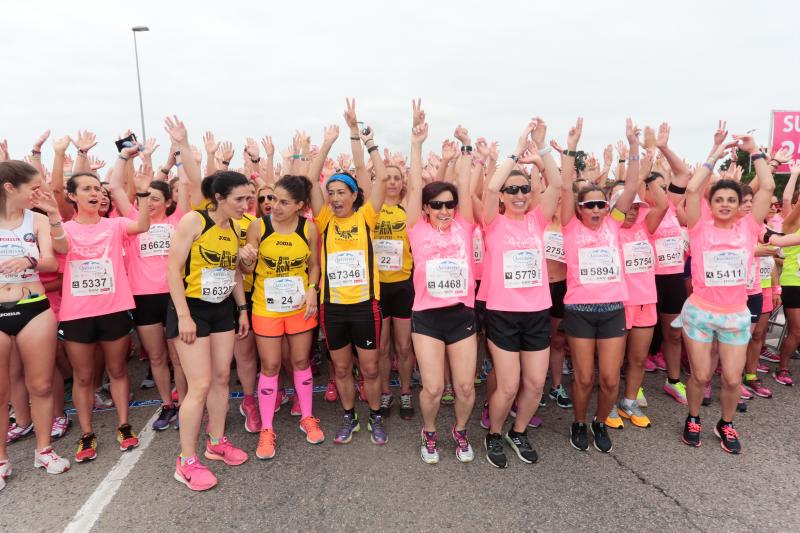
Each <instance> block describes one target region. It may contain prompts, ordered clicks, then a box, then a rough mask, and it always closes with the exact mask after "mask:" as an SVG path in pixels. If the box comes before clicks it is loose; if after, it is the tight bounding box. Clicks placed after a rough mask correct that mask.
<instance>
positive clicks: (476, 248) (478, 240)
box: [472, 227, 483, 263]
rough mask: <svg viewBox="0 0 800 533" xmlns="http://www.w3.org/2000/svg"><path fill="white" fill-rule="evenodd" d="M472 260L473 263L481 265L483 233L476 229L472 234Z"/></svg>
mask: <svg viewBox="0 0 800 533" xmlns="http://www.w3.org/2000/svg"><path fill="white" fill-rule="evenodd" d="M472 260H473V261H474V262H475V263H483V232H481V230H480V229H479V228H478V227H476V228H475V233H473V234H472Z"/></svg>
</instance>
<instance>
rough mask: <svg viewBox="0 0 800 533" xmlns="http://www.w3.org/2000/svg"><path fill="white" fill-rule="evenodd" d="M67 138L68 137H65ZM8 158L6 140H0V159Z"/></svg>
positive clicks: (6, 159) (5, 159)
mask: <svg viewBox="0 0 800 533" xmlns="http://www.w3.org/2000/svg"><path fill="white" fill-rule="evenodd" d="M67 139H69V137H67ZM9 159H10V158H9V156H8V140H7V139H3V140H2V142H0V161H8V160H9Z"/></svg>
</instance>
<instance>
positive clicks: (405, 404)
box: [400, 394, 414, 420]
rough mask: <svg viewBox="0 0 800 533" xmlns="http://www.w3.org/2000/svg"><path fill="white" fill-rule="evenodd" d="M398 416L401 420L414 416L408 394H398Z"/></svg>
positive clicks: (412, 405)
mask: <svg viewBox="0 0 800 533" xmlns="http://www.w3.org/2000/svg"><path fill="white" fill-rule="evenodd" d="M400 418H402V419H403V420H411V419H412V418H414V404H413V403H411V395H410V394H401V395H400Z"/></svg>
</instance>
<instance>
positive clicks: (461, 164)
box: [454, 153, 475, 224]
mask: <svg viewBox="0 0 800 533" xmlns="http://www.w3.org/2000/svg"><path fill="white" fill-rule="evenodd" d="M454 170H455V175H456V188H457V189H458V212H459V214H460V215H461V217H462V218H463V219H464V220H466V221H467V222H469V223H470V224H474V223H475V212H474V211H473V209H472V195H471V194H470V190H469V177H470V170H472V155H471V154H467V153H464V154H461V156H460V157H459V158H458V159H457V160H456V166H455V169H454Z"/></svg>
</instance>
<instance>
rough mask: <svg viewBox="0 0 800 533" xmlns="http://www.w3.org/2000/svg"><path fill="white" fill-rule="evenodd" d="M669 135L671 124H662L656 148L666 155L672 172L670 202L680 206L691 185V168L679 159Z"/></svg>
mask: <svg viewBox="0 0 800 533" xmlns="http://www.w3.org/2000/svg"><path fill="white" fill-rule="evenodd" d="M720 126H722V124H720ZM669 133H670V128H669V124H667V123H666V122H662V123H661V125H659V126H658V135H657V136H656V148H658V150H659V152H661V153H662V154H663V155H664V157H665V158H666V160H667V163H669V168H670V170H671V171H672V180H670V185H669V189H668V191H669V197H668V198H669V201H670V202H672V205H678V204H679V203H680V201H681V200H682V199H683V195H684V193H685V192H686V186H687V185H688V184H689V177H690V176H691V172H690V171H689V167H687V166H686V163H684V162H683V159H681V158H680V157H678V155H677V154H676V153H675V152H673V151H672V149H671V148H670V147H669V144H668V143H669ZM681 190H683V192H681Z"/></svg>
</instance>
